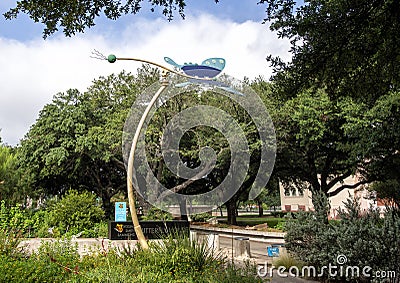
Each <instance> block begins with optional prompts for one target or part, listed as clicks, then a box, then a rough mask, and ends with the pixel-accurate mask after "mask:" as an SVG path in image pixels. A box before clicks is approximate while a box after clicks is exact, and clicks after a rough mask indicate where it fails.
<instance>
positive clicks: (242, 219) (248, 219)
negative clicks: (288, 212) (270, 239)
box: [218, 215, 286, 228]
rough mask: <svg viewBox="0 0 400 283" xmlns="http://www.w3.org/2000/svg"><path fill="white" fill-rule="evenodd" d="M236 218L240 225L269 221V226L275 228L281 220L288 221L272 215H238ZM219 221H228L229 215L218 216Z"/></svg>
mask: <svg viewBox="0 0 400 283" xmlns="http://www.w3.org/2000/svg"><path fill="white" fill-rule="evenodd" d="M236 219H237V225H238V226H255V225H259V224H264V223H267V224H268V227H269V228H275V227H276V225H277V224H278V223H279V222H286V219H285V218H279V217H271V216H263V217H259V216H256V215H245V216H238V217H237V218H236ZM218 222H219V223H227V217H218Z"/></svg>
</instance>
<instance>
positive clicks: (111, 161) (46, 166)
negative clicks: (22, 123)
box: [18, 67, 157, 218]
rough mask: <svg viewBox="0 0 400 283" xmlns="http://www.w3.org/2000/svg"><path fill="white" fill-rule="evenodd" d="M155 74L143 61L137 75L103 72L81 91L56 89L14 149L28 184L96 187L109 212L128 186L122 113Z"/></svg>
mask: <svg viewBox="0 0 400 283" xmlns="http://www.w3.org/2000/svg"><path fill="white" fill-rule="evenodd" d="M155 79H157V72H155V71H154V70H153V69H150V68H148V67H143V68H142V69H140V70H139V71H138V74H137V76H135V77H134V76H132V75H130V74H126V73H120V74H118V75H111V76H109V77H107V78H104V77H101V78H99V79H98V80H95V81H94V83H93V85H92V86H91V87H90V88H89V89H88V90H87V92H85V93H80V92H78V91H77V90H72V89H71V90H68V91H67V92H66V93H59V94H57V95H55V96H54V98H53V101H52V103H50V104H47V105H46V106H44V108H43V109H42V110H41V111H40V114H39V118H38V119H37V121H36V123H35V124H34V125H33V126H32V127H31V129H30V130H29V132H28V134H27V135H26V137H25V138H24V140H22V141H21V147H20V148H19V151H18V152H19V165H20V167H21V169H22V170H23V171H24V172H27V174H28V175H29V176H30V180H31V182H30V183H29V186H30V187H32V188H35V191H36V192H38V193H41V194H43V193H44V194H46V195H59V194H63V193H64V192H65V191H66V190H68V189H69V188H75V189H78V190H79V191H83V190H87V191H94V192H95V193H96V195H97V196H99V197H100V198H101V199H102V205H103V208H104V209H105V214H106V217H107V218H110V217H111V211H112V205H111V202H110V199H111V197H112V196H113V195H115V194H117V193H120V192H121V191H124V189H125V186H126V181H125V174H126V173H125V172H126V170H125V166H124V163H123V161H122V160H123V159H122V154H121V150H120V148H121V141H120V138H121V136H122V128H123V125H124V122H125V118H126V116H127V114H128V112H129V109H130V107H131V105H132V103H133V101H134V100H135V97H136V94H137V93H139V92H140V91H141V90H143V88H145V87H146V86H147V85H149V84H151V83H152V82H154V80H155Z"/></svg>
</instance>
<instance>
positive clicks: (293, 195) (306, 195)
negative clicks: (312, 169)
mask: <svg viewBox="0 0 400 283" xmlns="http://www.w3.org/2000/svg"><path fill="white" fill-rule="evenodd" d="M356 182H358V178H357V176H350V177H348V178H346V179H345V180H344V181H343V183H339V184H336V185H335V186H334V187H333V188H332V189H330V190H329V192H331V191H334V190H335V189H337V188H338V187H340V186H342V185H344V184H345V185H352V184H355V183H356ZM279 190H280V197H281V205H282V210H283V211H287V212H289V211H310V210H314V206H313V204H312V193H311V190H309V189H308V188H307V186H305V188H304V189H299V188H297V187H296V186H294V185H292V186H289V187H285V186H283V185H282V184H281V183H280V184H279ZM348 198H351V199H353V200H355V199H358V201H359V202H360V208H361V211H366V210H368V209H369V208H370V207H371V206H372V207H374V208H380V209H381V211H383V209H384V207H385V206H384V203H383V202H382V201H381V200H379V199H376V197H374V195H373V194H371V192H370V191H368V190H367V185H360V186H359V187H357V188H356V189H344V190H342V191H341V192H340V193H338V194H337V195H335V196H332V197H330V198H329V201H330V205H331V209H330V212H329V218H330V219H336V218H337V216H338V209H339V208H342V209H344V203H345V202H346V201H347V199H348Z"/></svg>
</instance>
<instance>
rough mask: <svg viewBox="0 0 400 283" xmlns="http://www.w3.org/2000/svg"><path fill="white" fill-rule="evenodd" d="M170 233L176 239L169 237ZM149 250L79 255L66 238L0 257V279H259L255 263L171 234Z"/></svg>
mask: <svg viewBox="0 0 400 283" xmlns="http://www.w3.org/2000/svg"><path fill="white" fill-rule="evenodd" d="M173 237H175V239H174V238H173ZM173 237H167V238H166V239H165V240H164V242H160V243H153V244H151V245H150V250H142V249H140V246H136V247H130V248H128V247H126V248H125V249H123V250H116V249H109V250H104V249H103V250H101V251H98V252H96V251H94V253H93V254H90V255H85V256H83V257H82V258H80V257H79V255H78V253H77V246H76V245H75V244H73V243H72V242H71V241H69V240H65V239H64V240H58V241H51V242H43V243H42V246H41V247H40V248H39V250H38V251H37V253H35V254H33V255H31V256H30V257H28V258H22V257H20V258H11V257H8V256H5V255H0V281H1V282H133V283H135V282H138V283H139V282H154V283H156V282H157V283H158V282H160V283H167V282H168V283H169V282H193V283H194V282H199V283H200V282H249V283H252V282H262V280H261V279H260V278H257V276H256V273H255V271H256V269H255V267H254V266H250V265H246V266H245V267H244V268H239V267H237V266H234V265H230V264H226V263H225V261H224V260H223V258H221V257H219V256H217V255H216V254H213V253H211V252H210V251H209V250H208V248H207V245H206V244H201V243H195V242H191V241H190V240H189V239H188V238H185V237H183V236H179V235H177V234H175V235H174V236H173Z"/></svg>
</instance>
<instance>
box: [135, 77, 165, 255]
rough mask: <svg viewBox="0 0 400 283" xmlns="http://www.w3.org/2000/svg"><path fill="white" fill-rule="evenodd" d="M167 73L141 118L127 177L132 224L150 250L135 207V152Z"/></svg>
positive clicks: (142, 244) (144, 247)
mask: <svg viewBox="0 0 400 283" xmlns="http://www.w3.org/2000/svg"><path fill="white" fill-rule="evenodd" d="M166 78H167V73H166V72H164V73H163V74H162V80H161V87H160V89H159V90H158V91H157V92H156V93H155V94H154V96H153V98H152V99H151V101H150V103H149V105H147V108H146V110H145V111H144V113H143V115H142V118H140V121H139V124H138V126H137V129H136V132H135V135H134V137H133V140H132V146H131V151H130V153H129V159H128V177H127V186H128V199H129V210H130V211H131V216H132V222H133V226H134V229H135V233H136V235H137V238H138V241H139V243H140V246H141V247H142V248H143V249H148V248H149V246H148V244H147V241H146V238H145V237H144V234H143V231H142V228H141V227H140V224H139V219H138V216H137V213H136V207H135V196H134V194H133V184H132V178H133V162H134V158H135V150H136V145H137V142H138V140H139V135H140V131H141V129H142V127H143V124H144V122H145V121H146V118H147V115H148V114H149V112H150V109H151V108H152V107H153V105H154V103H155V102H156V101H157V99H158V97H159V96H160V94H161V93H162V92H163V91H164V90H165V88H166V87H167V86H168V81H167V79H166Z"/></svg>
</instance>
